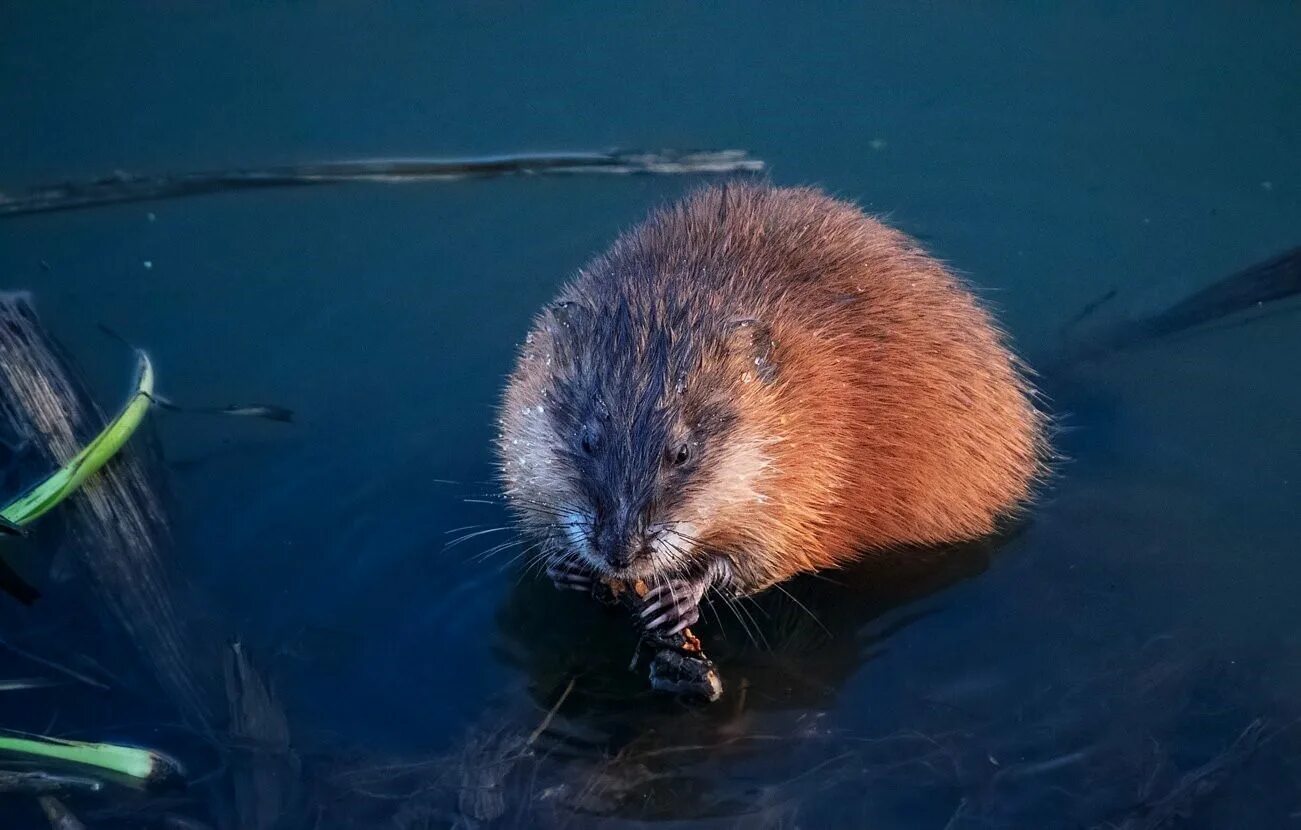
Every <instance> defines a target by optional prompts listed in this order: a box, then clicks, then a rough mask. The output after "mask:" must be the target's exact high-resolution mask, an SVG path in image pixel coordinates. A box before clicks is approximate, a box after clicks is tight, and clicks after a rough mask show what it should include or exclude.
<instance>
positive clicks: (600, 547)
mask: <svg viewBox="0 0 1301 830" xmlns="http://www.w3.org/2000/svg"><path fill="white" fill-rule="evenodd" d="M616 519H617V517H611V519H610V520H606V521H598V522H597V527H596V534H595V537H594V538H593V540H592V552H593V553H594V554H596V556H597V557H598V558H600V559H601V560H602V561H604V562H605V563H606V564H608V565H609V566H610V567H611V568H614V569H616V570H621V569H624V568H627V567H629V566H630V565H632V564H633V563H634V562H638V561H640V560H642V559H645V558H647V557H648V556H650V545H649V543H648V541H647V539H646V536H645V534H644V533H642V532H641V531H639V530H637V529H636V528H632V527H628V526H627V525H628V524H629V523H628V522H627V521H626V520H624V521H617V520H616Z"/></svg>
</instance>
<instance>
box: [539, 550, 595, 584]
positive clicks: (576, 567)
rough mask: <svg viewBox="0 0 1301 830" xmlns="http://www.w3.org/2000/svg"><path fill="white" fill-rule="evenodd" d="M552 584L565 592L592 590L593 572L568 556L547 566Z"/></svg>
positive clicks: (552, 561) (554, 560) (553, 560)
mask: <svg viewBox="0 0 1301 830" xmlns="http://www.w3.org/2000/svg"><path fill="white" fill-rule="evenodd" d="M547 576H548V577H549V578H550V579H551V584H552V585H555V586H556V587H557V588H559V589H561V590H564V591H590V590H592V572H591V571H590V570H588V569H587V568H586V567H584V566H583V564H582V563H580V562H576V561H574V560H573V559H571V558H569V557H567V556H563V555H562V556H560V557H559V558H558V559H552V560H551V562H550V563H549V564H548V565H547Z"/></svg>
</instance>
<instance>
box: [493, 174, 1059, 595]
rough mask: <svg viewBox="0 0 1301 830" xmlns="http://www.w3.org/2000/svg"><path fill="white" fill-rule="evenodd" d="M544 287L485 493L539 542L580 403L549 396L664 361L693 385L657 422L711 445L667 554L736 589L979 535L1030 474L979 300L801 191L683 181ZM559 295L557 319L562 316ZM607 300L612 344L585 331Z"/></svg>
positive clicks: (1035, 457)
mask: <svg viewBox="0 0 1301 830" xmlns="http://www.w3.org/2000/svg"><path fill="white" fill-rule="evenodd" d="M560 296H561V299H562V303H563V305H562V306H561V311H556V310H552V311H548V312H544V313H543V314H542V315H540V316H539V317H538V319H537V321H536V323H535V326H534V330H533V333H532V334H531V335H530V338H529V343H528V344H527V345H526V346H525V347H524V349H523V351H522V354H521V356H520V360H519V363H518V365H517V367H516V369H515V372H514V374H513V375H512V377H511V379H510V383H509V386H508V388H507V391H506V396H505V400H504V403H503V409H502V424H501V426H502V432H501V436H500V438H499V442H498V443H499V451H500V455H501V461H502V477H503V481H504V485H505V491H506V494H507V496H508V498H510V499H511V500H512V503H513V504H514V506H515V508H516V511H517V512H518V514H519V515H520V517H521V518H522V520H523V521H524V523H525V524H526V525H527V526H529V527H531V528H532V529H533V530H534V531H535V532H536V534H537V535H538V536H539V537H546V538H550V539H554V538H555V509H557V508H558V506H559V505H561V504H563V503H565V500H566V499H571V498H577V497H578V496H575V495H574V487H575V486H576V485H575V484H574V481H575V479H574V477H573V476H572V475H571V472H572V471H571V466H572V464H573V463H574V456H573V451H572V448H571V447H572V442H573V435H572V434H570V433H571V432H572V429H573V428H577V427H576V425H577V424H578V423H579V421H580V420H581V416H580V415H574V416H573V417H572V418H569V419H566V418H565V417H564V416H563V414H562V415H556V414H555V411H556V410H557V408H559V409H560V410H564V409H565V407H570V408H572V404H573V401H567V400H565V398H566V396H567V395H572V394H573V392H572V390H573V389H577V388H589V387H587V386H581V384H583V383H590V384H594V386H591V387H590V388H593V389H595V390H596V394H598V395H600V394H606V395H607V396H608V394H609V393H610V392H611V389H612V388H613V391H614V392H615V393H618V392H620V391H621V390H619V389H618V388H617V384H619V383H626V384H639V383H649V384H650V385H651V386H652V387H654V386H655V384H656V383H657V382H656V381H654V380H651V381H644V380H642V379H639V377H638V371H639V367H641V366H643V365H644V366H647V367H650V368H649V369H648V371H650V370H654V371H656V372H660V373H661V374H664V375H665V378H664V380H665V383H664V386H665V390H660V391H655V389H652V390H650V391H647V392H645V394H646V395H649V396H650V397H654V396H655V395H660V396H661V397H664V398H667V397H668V396H670V395H671V394H672V392H670V391H667V390H668V389H669V388H670V387H671V386H672V383H671V382H670V381H672V380H673V379H674V378H678V377H679V374H681V373H683V372H685V373H686V375H687V380H686V385H687V386H689V387H691V388H692V389H694V390H697V394H700V395H704V396H705V397H704V398H701V399H699V400H698V401H697V404H696V405H694V406H693V408H691V409H689V411H688V414H686V415H680V416H678V420H679V421H683V419H686V420H691V419H692V418H696V419H697V422H696V423H693V424H692V425H693V426H695V427H696V428H697V429H699V430H701V431H702V432H703V433H704V436H703V441H704V442H706V443H707V444H709V443H710V442H711V440H712V445H710V446H707V447H706V450H705V455H704V456H703V457H702V459H701V468H700V470H699V472H698V473H697V474H696V475H694V476H693V477H692V478H691V480H690V483H689V484H685V485H683V488H682V489H683V492H682V493H681V494H677V496H676V497H675V499H674V500H673V501H672V504H671V506H670V507H668V508H666V509H667V510H669V511H670V512H671V517H672V519H673V520H675V521H680V522H684V523H689V524H683V525H681V526H682V527H689V528H690V529H691V530H693V531H694V533H692V534H691V537H692V539H694V540H695V541H694V544H693V545H690V546H687V545H683V547H690V550H689V551H688V553H690V554H691V555H692V556H701V555H703V552H704V551H708V552H710V553H714V554H717V555H721V556H723V557H725V558H726V560H727V561H728V562H729V563H730V565H731V569H732V573H733V577H734V584H735V587H737V588H738V589H739V590H742V591H754V590H758V589H761V588H763V587H766V586H768V585H771V584H773V583H775V582H779V581H781V580H784V579H786V578H788V577H791V576H794V575H795V574H798V573H801V572H806V571H815V570H820V569H824V568H829V567H834V566H837V565H842V564H845V563H847V562H850V561H851V560H854V559H856V558H859V557H861V556H862V555H863V554H864V553H865V552H869V551H872V550H879V549H884V548H894V547H899V546H910V545H931V544H938V543H946V542H954V541H959V540H964V539H971V538H975V537H980V536H983V535H986V534H989V533H990V532H991V531H992V530H993V529H994V526H995V522H996V520H997V519H998V518H999V517H1001V516H1004V515H1007V514H1008V513H1009V512H1011V511H1014V510H1016V509H1017V508H1018V507H1019V506H1021V505H1023V504H1024V503H1025V502H1026V501H1027V499H1029V498H1030V496H1031V493H1032V489H1033V487H1034V485H1035V483H1036V481H1037V480H1038V478H1039V477H1040V475H1041V474H1042V472H1043V470H1044V466H1043V465H1044V459H1045V457H1046V453H1047V442H1046V439H1045V427H1046V420H1045V418H1044V416H1043V415H1042V414H1041V413H1040V412H1039V411H1038V410H1037V409H1036V407H1035V406H1034V403H1033V400H1032V399H1033V390H1032V388H1031V385H1030V384H1029V382H1028V380H1027V378H1026V374H1025V371H1024V370H1023V369H1022V367H1021V366H1020V364H1019V363H1018V361H1017V359H1016V358H1015V357H1014V356H1013V354H1012V353H1011V352H1010V350H1009V348H1008V346H1007V344H1006V342H1005V338H1004V336H1003V335H1002V333H1001V332H1000V331H999V329H998V328H997V326H996V325H995V323H994V322H993V320H992V319H991V317H990V315H989V313H988V312H987V311H985V309H984V308H982V306H981V305H980V303H979V302H978V301H977V300H976V298H975V297H974V296H973V294H972V293H971V291H969V290H968V289H967V288H966V287H965V286H964V285H963V284H962V283H961V282H960V281H959V280H958V279H957V278H956V277H955V276H954V275H953V274H952V273H951V272H949V271H948V270H947V269H946V268H945V267H944V266H943V265H942V264H940V263H939V262H938V261H936V260H935V259H934V258H932V257H930V256H928V255H927V254H926V253H925V252H924V251H922V250H921V249H920V248H919V247H918V246H917V244H916V243H915V242H913V241H912V240H911V239H909V238H908V237H907V236H905V235H904V234H902V233H900V232H899V231H896V230H894V229H892V228H889V227H887V226H885V225H883V224H882V223H880V222H878V221H876V220H875V219H872V218H870V217H868V216H866V215H864V214H863V213H862V212H861V211H860V210H859V209H857V208H856V207H855V206H853V205H851V204H848V203H846V202H843V201H839V200H836V199H833V198H830V197H828V196H826V195H824V194H823V193H821V192H818V191H816V190H812V189H793V188H772V187H767V186H762V185H754V184H741V185H738V184H731V185H728V186H724V187H709V188H704V189H701V190H699V191H697V192H695V193H693V194H692V195H690V196H689V197H688V198H686V199H685V200H684V201H682V202H680V203H677V204H675V205H673V206H671V207H668V208H666V209H663V210H660V211H658V212H656V213H654V214H652V215H651V216H650V217H649V218H648V219H647V220H646V221H645V222H643V223H642V224H640V225H638V226H637V227H635V228H633V229H632V230H630V231H628V232H626V233H625V234H624V235H623V236H621V237H620V238H619V239H618V240H617V241H616V242H615V243H614V245H613V246H612V247H611V248H610V250H609V251H607V252H606V253H604V254H603V255H601V256H599V257H597V258H596V259H595V260H594V261H592V262H591V263H590V264H589V265H588V266H586V267H585V268H584V269H583V270H582V271H581V272H580V273H579V275H578V277H577V278H576V279H575V280H574V281H573V282H572V283H570V284H569V285H568V286H567V287H566V288H565V289H564V290H563V291H562V293H561V295H560ZM575 304H576V305H577V306H578V307H579V308H580V309H582V311H583V317H582V318H581V319H580V320H579V321H578V322H577V323H575V322H574V321H573V320H571V319H568V315H567V313H562V312H564V311H566V310H567V309H569V308H570V306H573V305H575ZM619 314H623V315H624V317H625V318H626V319H624V322H623V325H624V326H625V327H628V328H630V332H628V333H627V334H628V342H629V343H631V345H627V346H618V345H617V343H618V341H617V338H616V339H615V340H611V339H610V338H606V339H605V340H602V341H601V342H602V343H603V344H604V345H603V346H602V347H599V348H598V347H596V346H591V347H590V348H589V347H588V346H586V345H585V344H586V343H588V342H589V341H592V340H593V338H595V339H596V340H600V337H601V334H602V329H601V327H602V326H607V327H608V326H610V325H614V323H613V322H611V321H613V320H614V319H615V318H616V317H618V315H619ZM621 319H623V318H621ZM738 337H740V338H741V341H742V343H743V346H742V347H741V348H739V349H738V347H737V345H736V344H737V342H738ZM661 341H662V342H661ZM657 343H660V346H659V347H657V346H656V344H657ZM612 344H613V345H612ZM664 344H667V345H664ZM655 348H660V349H661V352H663V353H661V352H653V349H655ZM585 349H586V351H585ZM602 349H604V350H605V351H615V352H627V353H628V354H626V355H623V356H621V359H623V360H624V363H623V364H621V368H620V367H610V366H605V365H604V364H601V366H602V367H603V368H598V364H599V363H600V361H607V360H611V359H614V358H612V357H610V356H609V355H605V354H603V353H601V352H602ZM664 350H667V351H666V352H665V351H664ZM675 350H678V351H675ZM679 351H680V352H681V354H679ZM665 354H668V357H666V356H665ZM656 355H658V356H656ZM683 355H685V356H683ZM656 361H658V363H656ZM653 363H654V364H655V365H654V366H652V364H653ZM660 364H664V365H662V366H661V365H660ZM566 366H568V371H570V372H571V375H572V373H573V372H579V373H582V372H588V373H598V374H599V373H602V372H603V373H604V374H605V375H607V376H608V378H613V380H608V379H607V381H606V386H605V387H602V386H601V383H600V382H599V381H596V380H591V381H585V380H583V379H582V378H581V377H573V376H566V375H564V374H563V373H564V371H566V369H565V368H564V367H566ZM557 367H560V368H557ZM566 378H568V379H567V380H566ZM620 378H622V380H620ZM566 384H568V385H566ZM575 384H578V385H575ZM611 384H613V385H614V387H611V386H610V385H611ZM602 389H604V390H605V391H604V392H602V391H601V390H602ZM679 391H680V390H679ZM639 394H641V393H639ZM711 401H713V402H714V403H715V404H717V406H715V407H713V408H711V403H710V402H711ZM692 413H705V414H701V415H696V414H692ZM711 418H712V419H713V420H709V419H711ZM683 422H685V421H683ZM674 423H677V421H673V420H672V419H670V422H669V423H667V424H666V425H665V426H664V427H663V430H664V431H665V432H666V434H667V433H673V432H674V430H675V429H677V427H675V426H674ZM711 423H716V424H719V425H720V426H718V428H717V430H714V432H715V433H716V434H713V435H711V434H710V433H711V427H710V424H711ZM626 451H628V452H636V447H633V446H631V445H629V448H628V449H627V450H626Z"/></svg>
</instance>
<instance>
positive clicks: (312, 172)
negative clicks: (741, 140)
mask: <svg viewBox="0 0 1301 830" xmlns="http://www.w3.org/2000/svg"><path fill="white" fill-rule="evenodd" d="M763 169H764V163H763V161H761V160H759V159H756V158H751V157H750V156H749V154H748V153H746V151H744V150H700V151H694V152H683V151H677V150H662V151H659V152H654V153H651V152H635V151H622V150H612V151H610V152H606V153H536V154H520V155H503V156H475V157H468V158H450V159H435V158H411V159H384V158H379V159H360V160H353V161H328V162H321V163H317V164H292V165H284V166H279V167H263V168H252V169H245V170H218V171H209V172H198V173H178V174H174V175H166V174H164V175H145V174H139V173H126V172H121V171H118V172H115V173H114V174H113V175H111V176H106V177H104V178H100V179H96V180H94V181H90V182H68V183H64V184H57V185H48V186H43V187H34V188H31V189H29V190H28V191H27V192H26V193H24V194H22V195H16V196H6V195H5V194H3V193H0V217H6V216H21V215H24V214H29V213H44V212H47V211H55V210H74V209H77V208H87V207H95V206H97V205H109V204H117V203H120V202H142V201H150V200H156V199H174V198H179V197H181V196H198V195H203V194H207V193H220V192H223V191H229V190H254V189H264V188H273V187H302V186H306V185H319V184H339V183H344V182H374V183H381V184H394V183H401V182H426V181H450V180H455V179H468V178H492V177H498V176H540V175H546V176H563V175H576V174H606V175H622V176H627V175H682V174H712V175H717V174H725V173H757V172H761V171H762V170H763Z"/></svg>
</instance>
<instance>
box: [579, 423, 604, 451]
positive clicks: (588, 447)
mask: <svg viewBox="0 0 1301 830" xmlns="http://www.w3.org/2000/svg"><path fill="white" fill-rule="evenodd" d="M579 443H580V444H581V446H582V447H583V452H584V453H586V454H587V455H595V454H596V448H597V447H599V446H600V442H599V441H597V440H596V435H595V434H594V433H593V432H592V430H590V429H584V430H583V437H582V440H581V441H580V442H579Z"/></svg>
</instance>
